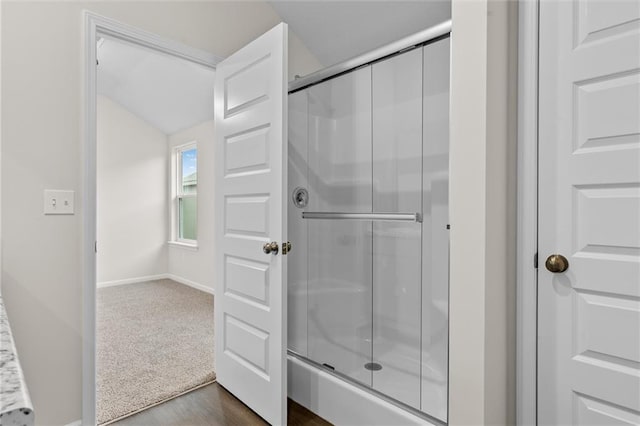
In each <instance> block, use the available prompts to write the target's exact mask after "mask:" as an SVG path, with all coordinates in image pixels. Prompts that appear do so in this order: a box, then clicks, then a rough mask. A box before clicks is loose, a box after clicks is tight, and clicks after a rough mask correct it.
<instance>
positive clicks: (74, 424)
mask: <svg viewBox="0 0 640 426" xmlns="http://www.w3.org/2000/svg"><path fill="white" fill-rule="evenodd" d="M66 426H82V420H76V421H75V422H71V423H69V424H68V425H66Z"/></svg>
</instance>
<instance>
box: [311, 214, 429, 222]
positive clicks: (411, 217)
mask: <svg viewBox="0 0 640 426" xmlns="http://www.w3.org/2000/svg"><path fill="white" fill-rule="evenodd" d="M302 218H303V219H340V220H345V219H346V220H371V221H385V222H418V223H421V222H422V215H421V214H420V213H336V212H302Z"/></svg>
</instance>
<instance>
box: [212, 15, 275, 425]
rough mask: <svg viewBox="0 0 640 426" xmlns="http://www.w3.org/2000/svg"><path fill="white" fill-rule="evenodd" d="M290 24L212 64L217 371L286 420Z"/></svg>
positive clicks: (248, 400)
mask: <svg viewBox="0 0 640 426" xmlns="http://www.w3.org/2000/svg"><path fill="white" fill-rule="evenodd" d="M286 71H287V26H286V24H280V25H278V26H277V27H275V28H273V29H272V30H270V31H269V32H267V33H266V34H264V35H263V36H261V37H260V38H258V39H257V40H255V41H253V42H251V43H250V44H248V45H247V46H245V47H244V48H242V49H241V50H239V51H238V52H236V53H234V54H233V55H231V56H230V57H228V58H227V59H225V60H224V61H222V62H221V63H220V64H218V66H217V68H216V77H215V78H216V82H215V144H216V151H215V158H216V159H215V176H216V188H215V190H216V192H215V199H216V218H215V222H216V237H215V241H216V255H215V256H216V297H215V321H216V324H215V333H216V348H215V356H216V366H215V370H216V374H217V377H218V382H219V383H220V384H221V385H222V386H224V387H225V388H226V389H228V390H229V391H230V392H231V393H233V394H234V395H235V396H236V397H238V398H239V399H240V400H241V401H242V402H244V403H245V404H246V405H248V406H249V407H250V408H251V409H253V410H254V411H255V412H256V413H258V414H259V415H260V416H262V417H263V418H264V419H265V420H267V421H268V422H269V423H271V424H273V425H283V424H286V423H287V404H286V402H287V387H286V384H287V380H286V377H287V376H286V372H287V369H286V362H287V359H286V347H287V341H286V336H287V333H286V330H287V329H286V327H287V315H286V312H287V308H286V300H287V289H286V271H287V268H286V262H285V259H286V257H285V256H283V254H284V253H283V252H286V250H283V249H284V248H285V247H283V246H284V244H283V243H284V242H286V241H287V240H286V230H287V227H286V212H287V209H286V206H285V202H286V197H285V196H284V195H283V194H284V190H285V189H286V179H285V177H286V176H287V169H286V166H287V126H286V117H287V113H286V111H287V78H286Z"/></svg>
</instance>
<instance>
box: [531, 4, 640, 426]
mask: <svg viewBox="0 0 640 426" xmlns="http://www.w3.org/2000/svg"><path fill="white" fill-rule="evenodd" d="M540 28H541V31H540V89H539V90H540V98H539V101H540V110H539V120H540V121H539V167H540V169H539V191H540V193H539V256H540V260H541V262H540V263H541V265H540V271H539V278H538V309H539V311H538V333H539V336H538V390H539V392H538V422H539V424H628V423H632V424H637V423H638V419H640V219H639V218H640V2H636V1H586V0H583V1H573V2H550V1H549V2H546V1H543V2H541V3H540ZM553 253H559V254H562V255H564V256H565V257H566V258H567V259H568V261H569V269H568V270H567V271H566V272H563V273H552V272H549V271H548V270H547V269H546V268H545V265H544V262H545V259H546V258H547V256H549V255H551V254H553ZM625 422H626V423H625Z"/></svg>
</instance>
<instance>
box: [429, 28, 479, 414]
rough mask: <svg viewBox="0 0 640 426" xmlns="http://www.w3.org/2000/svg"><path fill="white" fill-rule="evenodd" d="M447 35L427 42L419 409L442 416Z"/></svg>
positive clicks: (445, 304)
mask: <svg viewBox="0 0 640 426" xmlns="http://www.w3.org/2000/svg"><path fill="white" fill-rule="evenodd" d="M449 40H450V39H449V38H446V39H443V40H440V41H437V42H434V43H431V44H428V45H426V46H425V47H424V48H423V52H424V66H423V70H424V97H423V98H424V106H423V112H424V154H423V155H424V158H423V160H422V162H423V188H424V196H423V223H422V227H423V238H422V271H423V272H422V306H423V315H422V397H421V399H422V403H421V410H422V411H424V412H426V413H429V414H431V415H432V416H435V417H437V418H439V419H441V420H443V421H447V392H448V382H447V376H448V351H449V349H448V346H449V340H448V339H449V335H448V332H449V328H448V327H449V229H448V228H449V226H448V224H449V46H450V43H449ZM469 214H472V212H470V213H469ZM454 225H455V224H454Z"/></svg>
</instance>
